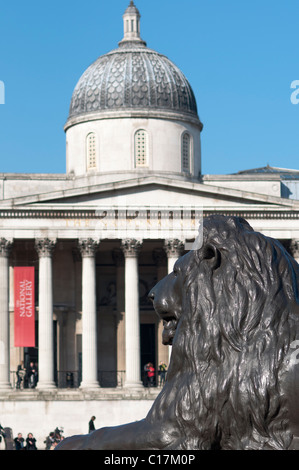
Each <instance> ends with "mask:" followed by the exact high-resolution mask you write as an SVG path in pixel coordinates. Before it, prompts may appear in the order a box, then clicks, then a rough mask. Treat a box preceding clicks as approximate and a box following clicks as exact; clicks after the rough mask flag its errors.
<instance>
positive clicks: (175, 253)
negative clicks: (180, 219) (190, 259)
mask: <svg viewBox="0 0 299 470" xmlns="http://www.w3.org/2000/svg"><path fill="white" fill-rule="evenodd" d="M164 249H165V251H166V254H167V256H168V258H169V257H179V256H181V254H182V251H183V249H184V243H183V242H182V241H181V240H178V239H176V238H175V239H168V240H165V242H164Z"/></svg>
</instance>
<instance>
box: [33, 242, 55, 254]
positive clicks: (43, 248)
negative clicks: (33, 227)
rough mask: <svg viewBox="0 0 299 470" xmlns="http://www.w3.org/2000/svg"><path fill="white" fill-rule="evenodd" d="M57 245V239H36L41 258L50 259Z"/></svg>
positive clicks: (36, 247)
mask: <svg viewBox="0 0 299 470" xmlns="http://www.w3.org/2000/svg"><path fill="white" fill-rule="evenodd" d="M55 245H56V239H50V238H36V239H35V249H36V251H37V254H38V257H39V258H44V257H50V256H52V254H53V250H54V248H55Z"/></svg>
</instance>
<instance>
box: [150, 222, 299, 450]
mask: <svg viewBox="0 0 299 470" xmlns="http://www.w3.org/2000/svg"><path fill="white" fill-rule="evenodd" d="M298 279H299V267H298V264H297V263H296V262H295V260H294V259H293V258H292V257H291V256H290V255H289V254H288V253H287V252H286V250H285V249H284V248H283V246H282V245H281V244H280V243H279V242H277V241H276V240H273V239H271V238H268V237H266V236H264V235H262V234H260V233H257V232H255V231H253V229H252V228H251V227H250V225H249V224H248V223H247V222H246V221H245V220H244V219H241V218H238V217H224V216H211V217H207V218H206V219H204V225H203V244H202V247H201V248H200V249H198V250H196V251H190V252H188V253H187V254H186V255H184V256H182V257H181V258H179V259H178V261H177V262H176V264H175V266H174V270H173V272H172V273H171V274H169V275H168V276H167V277H165V278H164V279H163V280H162V281H160V282H159V283H158V284H157V285H156V286H155V287H154V288H153V289H152V291H151V292H150V298H151V299H152V300H153V305H154V308H155V310H156V312H157V313H158V315H159V316H160V317H161V318H162V319H163V321H164V331H163V342H164V344H172V345H173V347H172V356H171V362H170V366H169V372H168V377H167V382H166V385H165V387H164V389H163V390H162V392H161V394H160V395H159V397H158V398H157V400H156V402H155V404H154V406H153V408H152V410H151V411H150V414H149V417H148V419H154V417H156V418H157V417H158V418H159V417H161V419H162V416H164V415H165V414H166V415H167V416H168V418H169V419H171V420H172V421H173V422H175V423H176V426H177V427H178V429H179V435H180V436H181V438H180V439H179V440H178V443H177V447H176V448H181V449H211V448H221V449H286V448H289V446H290V445H291V442H292V439H293V431H294V427H293V428H292V425H291V421H292V418H291V419H290V407H291V406H292V404H290V396H288V394H289V395H291V392H289V390H290V389H291V388H292V386H293V385H292V386H291V387H289V388H286V387H285V382H289V383H290V382H292V380H293V379H289V378H287V379H286V377H291V376H292V375H293V376H294V367H293V368H291V367H290V364H288V361H289V357H290V356H289V355H290V351H291V349H290V347H291V344H292V342H293V341H294V340H295V339H296V338H299V331H298V318H299V309H298V307H299V299H298ZM298 362H299V361H298ZM297 367H298V368H299V364H298V366H297ZM286 374H289V375H286ZM296 380H297V379H296ZM292 383H293V382H292ZM292 410H293V409H292ZM296 419H297V420H298V418H295V421H296ZM298 422H299V420H298ZM295 426H296V424H295Z"/></svg>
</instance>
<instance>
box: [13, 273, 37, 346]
mask: <svg viewBox="0 0 299 470" xmlns="http://www.w3.org/2000/svg"><path fill="white" fill-rule="evenodd" d="M14 297H15V346H16V347H28V348H29V347H34V346H35V295H34V267H31V266H30V267H28V266H26V267H23V266H22V267H17V268H14Z"/></svg>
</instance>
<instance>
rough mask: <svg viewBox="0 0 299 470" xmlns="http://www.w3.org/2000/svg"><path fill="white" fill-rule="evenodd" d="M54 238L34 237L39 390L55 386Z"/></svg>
mask: <svg viewBox="0 0 299 470" xmlns="http://www.w3.org/2000/svg"><path fill="white" fill-rule="evenodd" d="M55 243H56V240H49V238H43V239H36V240H35V249H36V251H37V253H38V257H39V281H38V282H39V295H38V296H39V299H38V307H39V309H38V383H37V386H36V387H37V388H38V389H40V390H49V389H54V388H56V385H55V382H54V336H53V276H52V254H53V250H54V247H55Z"/></svg>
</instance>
